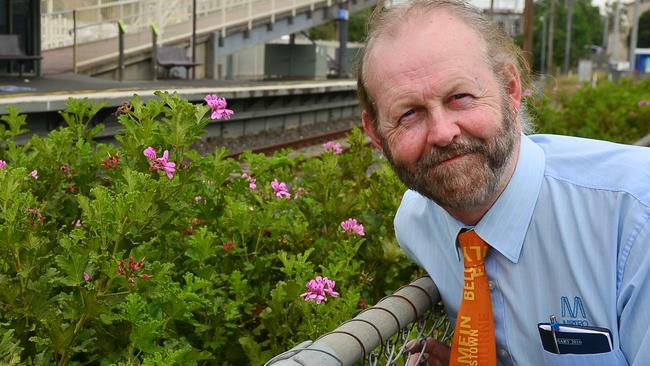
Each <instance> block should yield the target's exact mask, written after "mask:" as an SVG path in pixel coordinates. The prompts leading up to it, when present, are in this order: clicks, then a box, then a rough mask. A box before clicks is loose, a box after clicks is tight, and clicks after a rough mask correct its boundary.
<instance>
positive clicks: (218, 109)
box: [204, 94, 235, 119]
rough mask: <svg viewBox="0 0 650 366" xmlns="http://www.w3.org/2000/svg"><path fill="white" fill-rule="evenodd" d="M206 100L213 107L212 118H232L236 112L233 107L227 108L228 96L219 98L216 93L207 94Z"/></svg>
mask: <svg viewBox="0 0 650 366" xmlns="http://www.w3.org/2000/svg"><path fill="white" fill-rule="evenodd" d="M204 100H205V102H206V103H208V105H209V106H210V108H212V115H210V118H212V119H230V116H232V115H233V114H235V112H233V110H232V109H227V108H226V106H227V105H228V103H227V102H226V98H219V97H218V96H216V95H214V94H210V95H206V96H205V98H204Z"/></svg>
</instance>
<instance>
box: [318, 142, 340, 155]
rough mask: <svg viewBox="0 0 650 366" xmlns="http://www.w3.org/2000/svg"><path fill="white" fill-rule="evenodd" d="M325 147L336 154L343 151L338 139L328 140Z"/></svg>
mask: <svg viewBox="0 0 650 366" xmlns="http://www.w3.org/2000/svg"><path fill="white" fill-rule="evenodd" d="M323 149H325V151H330V152H332V153H334V154H335V155H337V154H340V153H342V152H343V149H342V148H341V144H339V143H338V142H336V141H327V142H326V143H324V144H323Z"/></svg>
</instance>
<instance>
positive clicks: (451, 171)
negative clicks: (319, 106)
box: [364, 11, 519, 210]
mask: <svg viewBox="0 0 650 366" xmlns="http://www.w3.org/2000/svg"><path fill="white" fill-rule="evenodd" d="M396 28H397V29H394V30H393V32H392V33H391V34H390V35H383V36H382V37H380V38H379V39H378V40H377V41H376V43H375V44H374V47H373V48H372V50H371V53H370V55H369V58H368V62H367V64H366V65H367V67H366V75H367V82H366V85H367V89H368V92H369V94H370V96H371V97H372V98H373V100H374V101H375V107H376V111H377V123H378V132H379V134H378V135H376V134H375V133H374V131H371V129H370V128H369V127H368V126H369V124H368V119H369V116H368V114H367V113H364V126H365V127H366V130H367V131H368V132H369V133H370V134H371V136H372V137H374V138H373V140H374V141H375V143H376V144H378V145H380V147H381V148H382V150H383V152H384V154H385V155H386V157H387V158H388V159H389V161H390V162H391V164H392V165H393V168H394V169H395V171H396V173H397V174H398V175H399V177H400V179H402V181H404V183H405V184H406V185H407V186H408V187H409V188H411V189H414V190H416V191H418V192H420V193H421V194H423V195H424V196H426V197H428V198H430V199H432V200H433V201H435V202H437V203H438V204H439V205H441V206H443V207H445V208H448V209H460V210H471V209H472V208H476V207H478V206H480V205H483V204H485V203H486V202H488V201H489V200H490V199H493V198H495V197H494V196H495V195H496V194H498V193H500V191H499V190H500V189H502V188H503V186H504V184H505V183H504V180H503V179H502V178H503V177H504V176H505V174H506V172H507V171H508V169H507V168H508V167H510V166H511V164H509V163H510V162H512V159H511V157H512V156H513V152H514V151H515V150H516V146H517V144H518V136H519V127H518V122H517V120H516V117H515V114H514V112H513V111H512V110H513V109H514V108H515V107H517V106H518V103H519V98H518V94H516V93H515V94H516V95H512V94H513V93H511V92H510V91H509V90H508V88H507V87H505V88H504V86H503V85H502V84H501V83H499V82H498V81H497V79H496V77H495V75H494V73H493V71H492V69H491V67H490V65H489V64H488V63H487V61H486V52H485V45H484V42H483V40H482V39H481V38H480V37H479V36H478V35H477V34H475V33H474V32H473V31H472V30H471V29H470V28H468V27H467V26H466V25H465V24H464V23H462V22H461V21H460V20H457V19H456V18H454V17H453V16H451V15H449V14H447V13H446V12H442V11H437V12H434V13H430V14H427V15H420V16H417V17H415V18H413V19H411V20H410V21H409V22H408V24H403V25H399V26H398V27H396ZM516 86H517V87H518V84H517V85H516Z"/></svg>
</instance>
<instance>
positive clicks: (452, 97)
mask: <svg viewBox="0 0 650 366" xmlns="http://www.w3.org/2000/svg"><path fill="white" fill-rule="evenodd" d="M469 97H471V95H470V94H468V93H459V94H454V95H452V96H451V100H460V99H464V98H469Z"/></svg>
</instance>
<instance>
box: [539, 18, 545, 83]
mask: <svg viewBox="0 0 650 366" xmlns="http://www.w3.org/2000/svg"><path fill="white" fill-rule="evenodd" d="M539 19H540V20H541V21H542V47H541V52H540V56H539V73H540V74H542V77H544V72H545V71H546V70H545V69H544V66H545V65H544V62H545V61H546V17H544V16H541V17H539Z"/></svg>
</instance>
